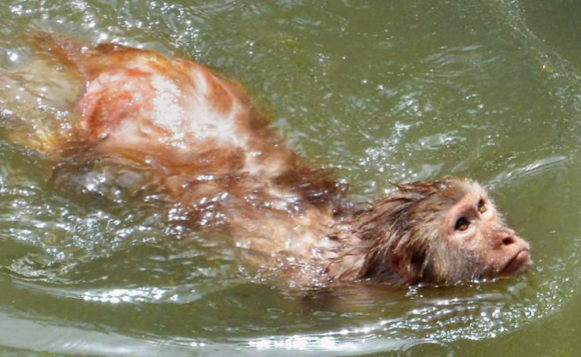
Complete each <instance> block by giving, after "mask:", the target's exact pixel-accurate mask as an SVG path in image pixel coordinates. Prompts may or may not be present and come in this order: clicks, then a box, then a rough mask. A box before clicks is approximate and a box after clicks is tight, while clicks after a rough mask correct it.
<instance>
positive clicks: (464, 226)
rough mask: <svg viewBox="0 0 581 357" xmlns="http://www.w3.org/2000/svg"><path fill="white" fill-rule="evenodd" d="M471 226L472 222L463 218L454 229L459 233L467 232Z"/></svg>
mask: <svg viewBox="0 0 581 357" xmlns="http://www.w3.org/2000/svg"><path fill="white" fill-rule="evenodd" d="M469 225H470V222H468V220H467V219H466V218H464V217H462V218H460V219H459V220H457V221H456V226H455V227H454V229H455V230H457V231H465V230H467V229H468V226H469Z"/></svg>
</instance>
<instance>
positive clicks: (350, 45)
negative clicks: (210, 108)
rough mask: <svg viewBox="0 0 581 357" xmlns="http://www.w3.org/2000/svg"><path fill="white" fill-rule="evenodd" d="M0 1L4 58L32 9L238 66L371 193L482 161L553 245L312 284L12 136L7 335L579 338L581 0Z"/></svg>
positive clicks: (79, 346) (253, 87)
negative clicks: (529, 258) (488, 274)
mask: <svg viewBox="0 0 581 357" xmlns="http://www.w3.org/2000/svg"><path fill="white" fill-rule="evenodd" d="M0 19H2V25H0V34H1V35H0V66H1V67H3V68H17V67H18V66H21V65H23V64H24V63H27V61H30V60H31V59H32V58H34V51H33V50H31V48H30V46H29V45H27V44H26V42H25V41H24V40H23V38H22V33H23V32H24V31H25V30H26V29H28V28H30V27H31V26H32V27H35V28H40V29H44V30H50V31H55V32H59V33H63V34H69V35H73V36H75V37H77V38H80V39H83V40H86V41H91V42H103V41H114V42H118V43H122V44H127V45H131V46H136V47H143V48H148V49H154V50H157V51H160V52H162V53H165V54H168V55H176V56H182V57H187V58H192V59H195V60H197V61H199V62H200V63H203V64H205V65H207V66H209V67H211V68H214V69H216V70H217V71H219V72H221V73H223V74H225V75H226V76H228V77H230V78H234V79H236V80H238V81H240V82H241V83H243V84H244V85H245V87H246V88H247V90H248V92H250V94H251V95H252V97H253V98H255V99H256V100H257V102H258V103H260V105H261V106H262V108H263V109H264V111H265V112H266V113H268V115H269V116H270V117H271V118H272V120H273V125H274V126H275V127H276V128H277V129H278V130H279V132H280V133H281V135H283V136H284V137H285V138H286V139H287V140H288V142H289V145H292V146H293V147H295V148H296V149H297V150H298V151H300V152H302V153H304V154H305V155H306V156H309V157H311V158H313V159H314V160H316V161H317V162H319V163H320V164H321V165H323V166H325V167H328V168H330V169H334V170H336V171H337V172H338V173H339V175H340V176H341V177H344V178H345V179H346V180H347V181H348V182H349V183H350V184H351V185H352V186H353V187H354V195H355V196H356V198H357V199H360V200H368V199H371V198H376V197H378V196H379V195H380V194H382V193H383V192H384V191H386V190H390V189H391V188H390V184H389V183H390V182H405V181H410V180H417V179H436V178H441V177H444V176H446V175H458V176H470V177H473V178H475V179H477V180H479V181H480V182H482V183H483V184H484V185H486V186H487V187H488V188H489V189H490V191H491V193H492V195H493V196H494V197H495V198H496V201H497V203H498V205H499V206H500V207H501V208H502V210H503V211H504V212H505V213H506V216H507V218H508V221H509V223H510V225H511V227H513V228H515V230H516V231H517V232H519V234H520V235H522V236H524V237H526V238H527V239H528V240H529V241H530V243H531V245H532V247H533V251H532V254H533V258H534V262H535V264H534V268H533V269H532V271H531V272H530V273H529V274H528V275H526V276H523V277H519V278H514V279H505V280H500V281H497V282H488V283H480V284H471V285H465V286H458V287H446V288H438V289H434V288H428V287H423V288H410V289H395V288H389V287H361V286H352V287H344V288H342V289H334V290H329V291H326V292H321V291H318V292H309V291H296V290H293V289H292V288H289V287H288V286H286V285H285V283H284V281H271V280H260V279H254V278H253V276H254V275H253V272H252V271H250V270H249V269H248V267H245V266H244V265H243V264H242V263H241V261H240V259H239V257H238V253H237V251H236V249H235V247H234V246H233V245H232V243H231V242H230V241H229V240H228V237H226V236H223V235H221V234H220V233H208V234H201V233H199V232H191V231H189V230H188V229H186V227H185V226H183V225H179V224H175V225H171V226H168V225H167V224H164V223H163V222H162V221H163V220H162V219H161V218H160V214H161V210H160V209H159V207H156V206H155V205H149V204H148V205H146V204H140V203H139V202H135V200H131V199H125V198H121V199H116V198H118V196H116V195H115V194H112V195H108V194H107V192H110V190H112V189H113V188H111V187H109V186H108V185H107V181H106V179H107V177H106V176H103V177H104V178H103V177H87V178H86V181H85V182H84V187H85V190H84V191H93V192H80V191H83V190H82V189H80V188H79V187H77V188H75V189H63V188H62V187H61V188H59V187H58V186H55V185H53V184H51V180H50V175H51V167H52V165H51V163H50V162H49V161H47V160H44V159H42V158H40V157H38V156H37V155H35V154H34V153H33V152H31V151H29V150H26V149H23V148H20V147H18V146H15V145H13V144H9V143H8V142H6V141H3V142H1V143H0V156H1V158H2V160H0V198H1V202H2V203H3V204H2V205H1V206H0V291H1V292H2V293H1V294H0V352H1V354H2V355H6V356H53V355H56V356H69V355H70V356H81V355H82V356H87V355H90V356H124V355H130V354H131V355H138V356H160V355H163V356H191V355H201V356H204V355H210V356H230V355H232V353H237V354H238V355H241V356H246V355H247V356H256V355H265V356H270V355H274V354H276V355H280V356H297V355H321V356H340V355H342V356H358V355H377V356H385V355H388V356H391V355H394V356H412V355H413V356H490V355H511V356H546V355H557V356H575V355H577V354H578V353H577V350H578V349H579V348H581V342H579V340H578V335H579V326H581V303H580V301H581V299H580V294H581V292H580V282H581V262H580V256H579V255H580V253H581V239H580V238H579V237H580V228H581V225H580V224H579V223H580V222H581V208H580V205H579V203H580V202H581V181H580V180H579V177H580V174H581V153H579V145H578V143H579V142H580V140H581V134H580V133H581V127H580V126H581V81H580V80H581V72H580V70H581V60H580V59H579V58H580V56H579V54H580V53H579V52H580V51H581V50H579V45H578V43H579V40H580V38H581V37H580V36H581V35H579V30H581V20H579V19H581V5H580V4H579V3H578V2H576V1H574V0H558V1H551V2H538V1H533V0H520V1H515V0H492V1H468V0H465V1H431V0H425V1H413V2H412V1H390V2H387V1H386V2H379V1H363V0H360V1H348V0H344V1H331V0H329V1H319V0H317V1H299V0H293V1H291V0H287V1H278V2H270V1H253V2H243V1H234V0H222V1H213V2H207V1H175V2H164V1H150V2H130V1H121V0H100V1H90V2H89V1H83V0H76V1H70V2H58V1H54V0H33V1H26V2H24V1H16V0H7V1H4V2H2V4H0ZM91 184H92V185H91ZM97 193H101V194H103V196H106V197H102V196H100V195H98V194H97ZM112 197H113V199H112ZM122 197H125V196H122Z"/></svg>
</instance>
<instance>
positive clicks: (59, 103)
mask: <svg viewBox="0 0 581 357" xmlns="http://www.w3.org/2000/svg"><path fill="white" fill-rule="evenodd" d="M52 62H53V61H50V60H46V59H36V60H34V61H32V62H30V63H29V64H27V65H25V66H23V67H21V68H19V69H18V70H17V71H13V72H11V71H7V70H4V69H0V119H1V121H0V136H1V137H2V138H4V139H5V140H8V141H10V142H12V143H15V144H17V145H21V146H25V147H27V148H30V149H32V150H34V151H36V152H38V153H40V154H42V155H45V156H47V157H53V156H58V155H59V153H60V152H61V151H62V150H63V149H65V148H67V147H68V146H69V144H68V143H70V142H71V139H72V125H71V124H72V121H73V118H74V114H73V111H72V108H73V105H74V102H75V100H76V98H77V97H78V96H79V95H80V93H81V91H82V84H83V83H82V82H81V81H79V79H78V78H76V77H75V76H72V75H70V74H69V73H67V72H66V71H61V70H59V68H58V66H55V64H54V63H52Z"/></svg>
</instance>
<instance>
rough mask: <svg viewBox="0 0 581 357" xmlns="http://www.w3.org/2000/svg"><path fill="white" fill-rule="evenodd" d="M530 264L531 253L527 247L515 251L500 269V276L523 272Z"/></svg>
mask: <svg viewBox="0 0 581 357" xmlns="http://www.w3.org/2000/svg"><path fill="white" fill-rule="evenodd" d="M531 265H532V261H531V255H530V252H529V250H528V249H526V248H525V249H523V250H521V251H519V252H517V253H516V254H515V255H514V257H512V258H511V259H510V260H509V261H508V263H507V264H506V265H505V266H504V268H503V269H502V270H501V271H500V275H501V276H513V275H518V274H522V273H525V272H526V271H527V270H529V269H530V267H531Z"/></svg>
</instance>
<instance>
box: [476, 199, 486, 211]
mask: <svg viewBox="0 0 581 357" xmlns="http://www.w3.org/2000/svg"><path fill="white" fill-rule="evenodd" d="M486 211H488V207H486V205H485V204H484V200H480V201H478V212H480V213H484V212H486Z"/></svg>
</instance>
